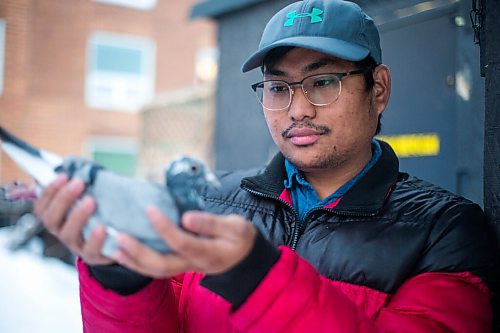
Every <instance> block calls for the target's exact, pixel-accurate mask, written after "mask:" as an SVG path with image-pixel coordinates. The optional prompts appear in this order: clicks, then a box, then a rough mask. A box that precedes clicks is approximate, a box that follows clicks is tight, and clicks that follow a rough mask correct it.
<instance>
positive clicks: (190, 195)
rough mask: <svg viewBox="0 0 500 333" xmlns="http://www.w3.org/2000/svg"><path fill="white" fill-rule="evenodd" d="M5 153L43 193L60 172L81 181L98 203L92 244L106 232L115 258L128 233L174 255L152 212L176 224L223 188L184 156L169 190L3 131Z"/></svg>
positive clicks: (171, 171) (173, 168)
mask: <svg viewBox="0 0 500 333" xmlns="http://www.w3.org/2000/svg"><path fill="white" fill-rule="evenodd" d="M0 138H1V139H2V141H3V142H2V148H3V150H4V151H5V152H6V153H7V154H8V155H9V156H10V157H11V158H12V159H13V160H14V161H15V162H16V163H17V164H18V165H19V167H21V168H22V169H23V170H24V171H26V172H27V173H28V174H29V175H30V176H32V177H33V178H34V179H35V180H36V181H37V183H38V184H40V186H41V188H42V190H43V187H45V186H47V185H48V184H50V183H51V182H52V181H53V180H54V179H55V178H56V177H57V173H58V172H64V173H66V174H68V176H69V177H70V178H80V179H82V180H83V181H84V182H85V184H86V186H87V187H86V190H85V193H84V195H89V196H91V197H93V198H94V199H95V200H96V203H97V207H96V211H95V212H94V214H93V215H92V217H91V218H90V219H89V221H88V222H87V224H86V225H85V227H84V229H83V237H84V238H85V239H87V238H88V237H89V236H90V234H91V232H92V230H93V229H94V228H95V227H96V226H97V225H103V226H104V227H105V228H106V232H107V236H108V237H107V239H106V241H105V244H104V246H103V251H102V252H103V254H104V255H105V256H108V257H111V256H112V255H113V254H114V253H115V252H116V251H117V249H118V247H117V244H116V235H117V233H118V232H124V233H127V234H129V235H131V236H133V237H135V238H136V239H138V240H139V241H140V242H142V243H143V244H145V245H147V246H149V247H151V248H153V249H154V250H156V251H159V252H162V253H166V252H169V251H170V249H169V246H168V244H166V243H165V242H164V241H163V240H162V239H161V238H160V237H159V236H158V234H157V233H156V232H155V230H154V229H153V227H152V225H151V223H150V221H149V219H148V218H147V216H146V213H145V211H146V208H147V207H148V206H151V205H154V206H156V207H158V208H159V209H160V210H161V211H162V212H163V214H164V215H165V216H167V217H168V218H169V219H170V220H171V221H172V222H174V223H176V224H179V222H180V216H181V215H182V213H184V212H185V211H188V210H203V208H204V206H203V199H202V198H201V196H200V192H201V191H202V190H203V189H204V188H206V187H217V186H218V181H217V179H216V177H215V176H214V174H213V173H211V172H210V171H209V170H208V168H207V167H206V165H205V164H204V163H203V162H202V161H200V160H198V159H195V158H192V157H188V156H184V157H180V158H177V159H175V160H173V161H172V162H171V163H170V165H169V167H168V168H167V170H166V173H165V177H166V186H165V185H159V184H154V183H151V182H146V181H141V180H137V179H132V178H129V177H124V176H120V175H117V174H115V173H113V172H111V171H109V170H106V169H105V168H103V167H101V166H99V165H97V164H95V163H94V162H92V161H89V160H85V159H83V158H80V157H65V158H61V157H59V156H57V155H55V154H53V153H50V152H47V151H44V150H40V149H37V148H34V147H32V146H31V145H29V144H27V143H26V142H24V141H22V140H20V139H18V138H17V137H15V136H14V135H12V134H11V133H9V132H7V131H6V130H5V129H2V128H1V127H0Z"/></svg>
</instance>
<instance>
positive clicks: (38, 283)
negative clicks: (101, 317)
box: [0, 227, 82, 333]
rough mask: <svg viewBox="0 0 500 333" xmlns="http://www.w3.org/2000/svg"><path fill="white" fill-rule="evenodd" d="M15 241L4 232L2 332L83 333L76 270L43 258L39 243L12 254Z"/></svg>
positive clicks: (0, 239)
mask: <svg viewBox="0 0 500 333" xmlns="http://www.w3.org/2000/svg"><path fill="white" fill-rule="evenodd" d="M12 237H13V233H12V230H11V228H10V227H5V228H0V263H1V266H0V332H2V333H21V332H30V333H47V332H51V333H73V332H75V333H79V332H82V320H81V314H80V301H79V295H78V276H77V273H76V270H75V269H74V267H71V266H69V265H67V264H64V263H62V262H61V261H59V260H57V259H53V258H45V257H43V256H42V255H41V251H42V246H41V242H39V241H38V240H33V241H31V243H30V244H28V246H27V247H26V248H24V249H21V250H18V251H11V250H10V249H9V247H8V243H9V240H10V239H12Z"/></svg>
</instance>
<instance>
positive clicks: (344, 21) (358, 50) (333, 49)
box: [241, 0, 382, 72]
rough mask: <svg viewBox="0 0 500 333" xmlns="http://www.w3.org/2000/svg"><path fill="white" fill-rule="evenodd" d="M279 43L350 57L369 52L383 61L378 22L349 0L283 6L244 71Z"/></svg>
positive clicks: (308, 0)
mask: <svg viewBox="0 0 500 333" xmlns="http://www.w3.org/2000/svg"><path fill="white" fill-rule="evenodd" d="M279 46H295V47H302V48H306V49H311V50H315V51H319V52H323V53H326V54H330V55H332V56H335V57H338V58H341V59H345V60H350V61H360V60H363V59H364V58H366V57H367V56H368V55H370V56H371V57H372V58H373V59H374V60H375V62H376V63H377V64H381V63H382V51H381V50H380V37H379V33H378V30H377V27H376V26H375V23H374V22H373V20H372V18H371V17H369V16H368V15H367V14H366V13H365V12H363V10H362V9H361V8H360V7H359V6H358V5H357V4H355V3H353V2H349V1H342V0H305V1H298V2H295V3H292V4H290V5H288V6H287V7H285V8H283V9H282V10H280V11H279V12H278V13H276V14H275V15H274V16H273V17H272V18H271V20H270V21H269V22H268V23H267V25H266V28H265V29H264V32H263V34H262V38H261V40H260V44H259V49H258V50H257V52H255V53H254V54H252V55H251V56H250V58H248V60H247V61H246V62H245V63H244V64H243V66H242V68H241V69H242V71H243V72H248V71H249V70H252V69H254V68H257V67H260V66H261V65H262V62H263V61H264V58H265V57H266V54H267V53H268V52H269V51H271V50H272V49H274V48H276V47H279Z"/></svg>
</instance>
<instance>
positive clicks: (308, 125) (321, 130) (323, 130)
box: [281, 120, 332, 138]
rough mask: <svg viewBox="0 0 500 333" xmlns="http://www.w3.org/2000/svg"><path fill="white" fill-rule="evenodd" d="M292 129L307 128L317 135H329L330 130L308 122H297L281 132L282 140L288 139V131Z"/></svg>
mask: <svg viewBox="0 0 500 333" xmlns="http://www.w3.org/2000/svg"><path fill="white" fill-rule="evenodd" d="M294 128H309V129H312V130H314V131H315V132H317V133H318V134H330V133H331V132H332V130H331V129H330V128H328V127H326V126H323V125H316V124H314V123H312V122H311V121H310V120H304V121H299V122H294V123H293V124H291V125H290V126H289V127H288V128H287V129H285V130H284V131H283V132H281V136H283V137H284V138H288V137H290V131H291V130H292V129H294Z"/></svg>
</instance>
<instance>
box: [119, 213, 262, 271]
mask: <svg viewBox="0 0 500 333" xmlns="http://www.w3.org/2000/svg"><path fill="white" fill-rule="evenodd" d="M147 214H148V217H149V218H150V219H151V222H152V223H153V226H154V228H155V229H156V231H157V232H158V233H159V234H160V235H161V237H162V238H163V239H164V240H165V242H166V243H167V244H168V245H169V246H170V247H171V249H172V250H173V251H174V252H173V253H168V254H161V253H158V252H155V251H154V250H151V249H150V248H148V247H145V246H144V245H142V244H140V243H139V242H138V241H137V240H135V239H134V238H132V237H130V236H128V235H126V234H120V235H119V236H118V243H119V245H120V247H121V249H122V250H121V251H118V252H117V253H116V254H115V256H114V259H115V260H116V261H117V262H119V263H120V264H122V265H123V266H126V267H128V268H130V269H132V270H134V271H136V272H139V273H141V274H143V275H146V276H150V277H154V278H166V277H170V276H173V275H177V274H180V273H184V272H190V271H196V272H201V273H205V274H219V273H223V272H225V271H227V270H229V269H230V268H232V267H233V266H235V265H236V264H238V263H239V262H240V261H242V260H243V259H244V258H245V257H246V256H247V255H248V253H249V252H250V250H251V249H252V246H253V244H254V240H255V237H256V235H257V230H256V229H255V227H254V226H253V225H252V224H251V223H250V222H248V221H247V220H245V219H244V218H243V217H241V216H238V215H229V216H219V215H214V214H209V213H205V212H195V211H193V212H186V213H185V214H184V215H183V218H182V226H183V227H184V229H186V230H187V231H186V230H182V229H181V228H179V227H178V226H176V225H175V224H173V223H172V222H170V221H169V220H168V219H167V218H165V216H164V215H163V214H162V213H161V212H160V211H159V210H158V209H157V208H149V209H148V211H147Z"/></svg>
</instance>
